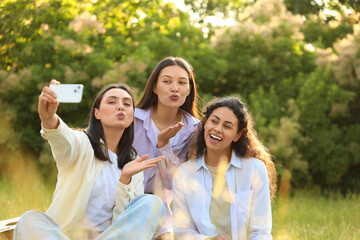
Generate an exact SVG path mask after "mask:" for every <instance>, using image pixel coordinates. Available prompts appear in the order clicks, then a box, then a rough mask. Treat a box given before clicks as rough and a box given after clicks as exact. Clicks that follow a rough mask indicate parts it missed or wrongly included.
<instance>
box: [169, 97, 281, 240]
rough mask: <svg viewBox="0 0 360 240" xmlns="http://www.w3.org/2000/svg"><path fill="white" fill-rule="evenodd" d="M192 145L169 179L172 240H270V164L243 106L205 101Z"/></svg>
mask: <svg viewBox="0 0 360 240" xmlns="http://www.w3.org/2000/svg"><path fill="white" fill-rule="evenodd" d="M194 146H195V149H196V150H195V156H194V158H193V159H190V160H188V161H187V162H185V163H184V164H182V165H181V166H180V167H179V168H178V169H177V171H176V172H175V176H174V179H173V194H174V206H173V207H174V222H175V224H174V225H175V227H174V232H175V236H176V239H177V240H185V239H186V240H187V239H188V240H194V239H195V240H196V239H199V240H200V239H214V240H219V239H223V240H230V239H233V240H238V239H271V238H272V237H271V227H272V218H271V198H272V197H273V196H274V194H275V191H276V171H275V165H274V163H273V162H272V160H271V156H270V154H269V152H268V151H267V149H266V148H265V147H264V146H263V144H262V143H261V142H260V141H259V139H258V137H257V134H256V131H255V130H254V129H253V120H252V118H251V115H250V114H249V113H248V112H247V109H246V107H245V105H244V104H243V103H242V102H241V101H240V100H239V99H238V98H235V97H228V98H222V99H218V100H216V101H214V102H211V103H210V104H209V105H208V106H207V108H206V110H205V112H204V116H203V118H202V120H201V123H200V125H199V131H198V133H197V135H196V136H194Z"/></svg>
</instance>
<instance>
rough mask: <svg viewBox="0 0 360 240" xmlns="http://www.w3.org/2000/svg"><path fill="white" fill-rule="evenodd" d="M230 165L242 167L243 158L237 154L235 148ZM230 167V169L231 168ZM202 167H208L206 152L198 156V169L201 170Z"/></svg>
mask: <svg viewBox="0 0 360 240" xmlns="http://www.w3.org/2000/svg"><path fill="white" fill-rule="evenodd" d="M230 166H234V167H236V168H241V158H239V157H237V156H236V154H235V151H234V150H233V151H232V153H231V160H230V164H229V167H230ZM229 167H228V169H229ZM200 168H205V169H208V168H207V166H206V163H205V154H203V155H201V157H199V158H198V160H197V161H196V171H199V170H200Z"/></svg>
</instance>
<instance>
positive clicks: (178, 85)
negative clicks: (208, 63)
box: [133, 57, 199, 239]
mask: <svg viewBox="0 0 360 240" xmlns="http://www.w3.org/2000/svg"><path fill="white" fill-rule="evenodd" d="M198 122H199V120H198V110H197V89H196V83H195V78H194V73H193V69H192V67H191V65H190V64H189V63H188V62H187V61H186V60H184V59H183V58H179V57H166V58H164V59H163V60H161V61H160V62H159V63H158V64H157V66H156V67H155V68H154V70H153V71H152V73H151V75H150V77H149V79H148V81H147V83H146V86H145V90H144V93H143V96H142V97H141V99H140V101H139V103H138V104H137V106H136V109H135V118H134V123H135V140H134V144H133V146H134V147H135V149H136V151H137V152H138V153H139V154H149V155H150V157H151V158H154V157H157V156H161V155H162V156H165V161H163V162H160V163H158V164H157V167H156V168H152V169H147V170H145V171H144V186H145V192H146V193H155V194H156V195H158V196H159V197H161V199H162V200H163V202H164V204H165V206H166V211H167V216H166V219H165V221H164V223H163V225H162V226H161V229H160V230H159V232H158V234H157V235H158V239H172V238H173V236H172V235H173V234H172V232H173V228H172V213H171V210H170V207H169V206H170V204H171V202H172V193H171V186H172V176H173V173H174V171H175V169H176V168H177V167H178V166H179V164H180V163H181V162H183V161H184V160H185V159H186V154H187V150H188V146H187V145H186V143H187V142H188V141H187V139H188V138H189V137H190V135H191V133H192V132H193V131H194V130H195V128H196V125H197V124H198Z"/></svg>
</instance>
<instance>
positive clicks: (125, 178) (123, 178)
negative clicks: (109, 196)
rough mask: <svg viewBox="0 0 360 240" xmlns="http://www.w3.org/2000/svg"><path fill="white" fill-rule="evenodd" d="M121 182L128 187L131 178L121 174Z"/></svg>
mask: <svg viewBox="0 0 360 240" xmlns="http://www.w3.org/2000/svg"><path fill="white" fill-rule="evenodd" d="M119 181H120V182H121V183H122V184H125V185H128V184H129V183H130V182H131V177H127V176H124V175H123V174H121V176H120V179H119Z"/></svg>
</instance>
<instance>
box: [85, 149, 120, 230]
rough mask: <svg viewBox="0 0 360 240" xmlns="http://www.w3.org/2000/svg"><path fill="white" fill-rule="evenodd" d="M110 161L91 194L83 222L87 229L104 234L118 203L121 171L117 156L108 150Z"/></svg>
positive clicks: (107, 162) (106, 163) (105, 165)
mask: <svg viewBox="0 0 360 240" xmlns="http://www.w3.org/2000/svg"><path fill="white" fill-rule="evenodd" d="M108 153H109V158H110V161H106V162H105V164H104V167H103V169H102V171H101V173H100V175H99V177H98V179H97V180H96V182H95V184H94V186H93V188H92V190H91V194H90V198H89V202H88V205H87V207H86V212H85V215H84V217H83V220H82V225H83V227H84V228H85V229H88V230H91V231H97V232H103V231H105V229H107V228H108V227H110V226H111V223H112V216H113V210H114V207H115V203H116V191H117V185H118V182H119V179H120V175H121V170H120V169H119V168H118V164H117V155H116V154H115V153H113V152H111V151H110V150H108Z"/></svg>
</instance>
